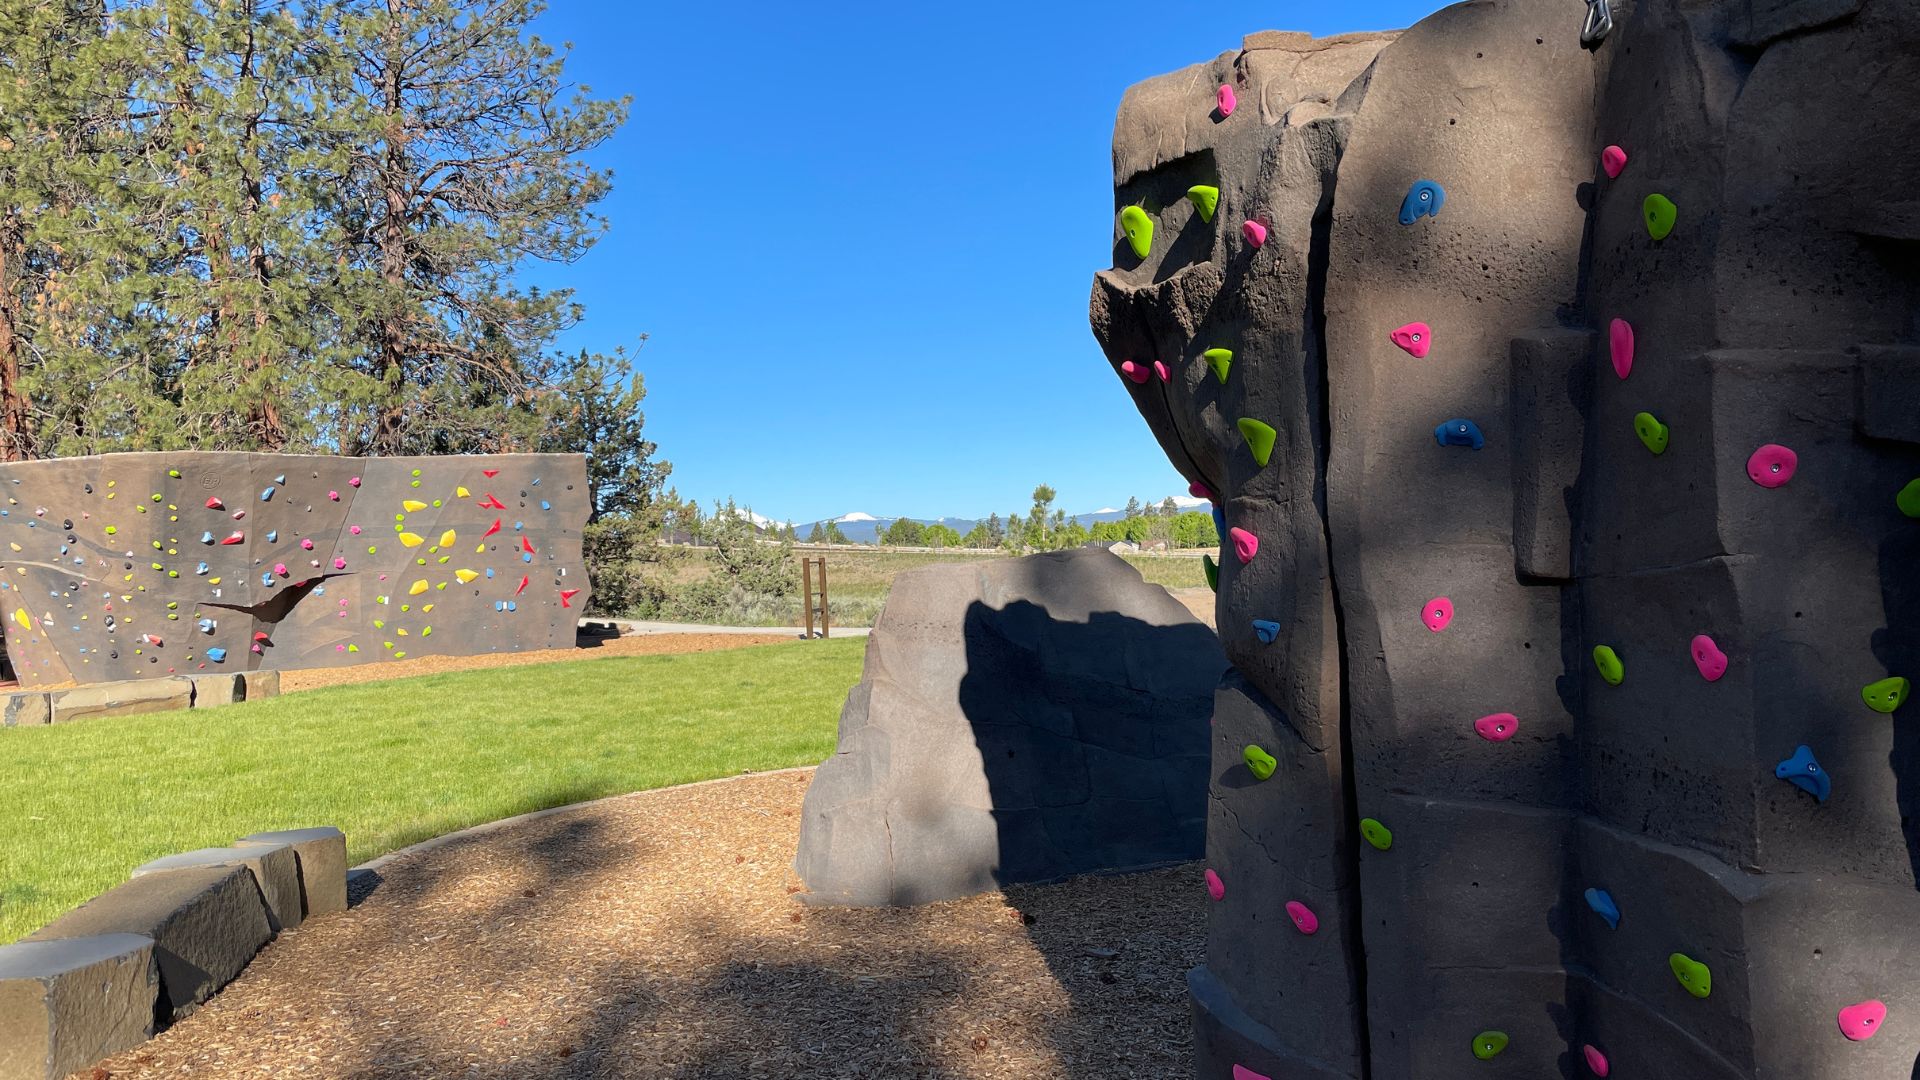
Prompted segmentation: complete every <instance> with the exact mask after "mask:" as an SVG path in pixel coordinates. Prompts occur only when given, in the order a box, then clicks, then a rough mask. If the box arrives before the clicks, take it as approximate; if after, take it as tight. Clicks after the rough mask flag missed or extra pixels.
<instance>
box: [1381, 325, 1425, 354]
mask: <svg viewBox="0 0 1920 1080" xmlns="http://www.w3.org/2000/svg"><path fill="white" fill-rule="evenodd" d="M1387 336H1388V337H1390V338H1392V339H1393V343H1394V344H1395V345H1398V346H1400V347H1401V348H1402V349H1405V350H1406V351H1407V352H1409V353H1411V354H1412V355H1413V356H1414V357H1415V358H1416V359H1421V360H1424V359H1426V356H1427V350H1429V349H1431V348H1433V329H1432V328H1431V327H1429V326H1428V325H1427V324H1426V323H1423V322H1410V323H1408V324H1407V325H1405V326H1403V327H1401V328H1400V329H1398V330H1395V331H1394V332H1393V333H1391V334H1389V335H1387Z"/></svg>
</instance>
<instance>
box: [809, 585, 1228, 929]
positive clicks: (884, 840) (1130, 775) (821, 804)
mask: <svg viewBox="0 0 1920 1080" xmlns="http://www.w3.org/2000/svg"><path fill="white" fill-rule="evenodd" d="M1226 666H1227V665H1226V658H1225V656H1224V655H1223V654H1222V653H1221V651H1220V643H1219V640H1218V639H1217V638H1216V637H1215V636H1214V634H1213V632H1212V631H1211V630H1209V629H1208V628H1207V627H1206V626H1204V625H1203V624H1201V623H1200V622H1198V621H1197V620H1195V619H1194V617H1193V615H1192V614H1191V613H1189V612H1188V611H1187V610H1186V608H1185V607H1183V606H1182V605H1181V604H1180V603H1179V602H1178V601H1177V600H1175V599H1173V598H1172V597H1171V596H1169V595H1167V592H1166V590H1165V589H1162V588H1160V587H1159V586H1157V585H1149V584H1147V583H1145V582H1144V581H1142V580H1141V578H1140V574H1139V572H1138V571H1137V570H1135V569H1133V568H1132V567H1131V566H1128V565H1127V564H1126V563H1125V562H1124V561H1122V560H1121V559H1119V558H1117V557H1115V556H1114V555H1112V554H1110V553H1108V552H1105V551H1097V550H1090V549H1081V550H1075V551H1061V552H1053V553H1049V554H1044V555H1030V556H1028V557H1026V558H1023V559H995V560H993V561H990V562H974V563H959V564H952V565H945V566H930V567H926V568H924V569H919V570H913V571H909V572H907V573H905V574H902V575H900V577H899V578H898V579H896V580H895V582H894V585H893V591H892V593H891V594H890V595H889V596H888V598H887V606H886V609H885V610H884V611H882V612H881V613H880V618H879V620H878V621H877V622H876V624H875V625H874V628H873V635H872V636H871V637H870V638H868V639H867V658H866V670H865V672H864V673H863V675H862V677H861V680H860V684H859V685H858V686H856V687H854V688H853V692H852V693H850V694H848V695H847V704H846V708H845V709H844V710H843V711H842V712H841V714H840V745H839V749H838V750H837V751H836V752H835V753H834V755H833V757H832V758H830V759H828V760H827V761H826V763H825V764H823V765H821V766H820V770H819V772H818V773H816V774H815V776H814V779H813V784H812V786H811V787H809V788H808V789H807V798H806V805H805V808H804V809H803V811H802V814H801V817H802V821H801V826H800V850H799V854H798V855H797V856H796V857H795V859H794V869H795V870H797V871H799V874H800V877H801V878H802V879H803V880H804V881H805V882H806V884H807V887H808V889H809V890H810V891H809V893H808V894H807V895H806V896H805V897H804V898H805V899H806V900H807V901H808V902H810V903H814V904H846V905H862V906H866V905H884V904H921V903H928V902H932V901H936V900H949V899H952V898H954V897H960V896H969V895H972V894H974V893H979V892H985V891H988V890H991V889H994V888H997V887H998V886H1000V885H1002V884H1005V883H1010V882H1031V881H1048V880H1054V879H1058V878H1063V877H1069V876H1072V875H1074V874H1084V873H1088V872H1092V871H1099V870H1118V869H1129V868H1140V867H1146V866H1154V865H1160V864H1164V863H1168V862H1176V861H1181V860H1186V859H1197V858H1199V857H1200V855H1201V854H1202V852H1203V851H1204V848H1205V825H1206V800H1207V753H1208V731H1207V718H1208V716H1209V715H1210V714H1211V713H1212V710H1213V691H1214V687H1215V686H1216V685H1217V684H1218V682H1219V680H1220V675H1221V673H1222V672H1223V671H1224V670H1225V668H1226Z"/></svg>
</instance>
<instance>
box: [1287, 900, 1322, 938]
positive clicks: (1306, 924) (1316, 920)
mask: <svg viewBox="0 0 1920 1080" xmlns="http://www.w3.org/2000/svg"><path fill="white" fill-rule="evenodd" d="M1287 917H1288V918H1290V919H1292V920H1293V926H1294V929H1296V930H1298V931H1300V932H1301V933H1303V934H1311V933H1313V932H1314V931H1316V930H1318V929H1320V917H1319V916H1318V915H1315V914H1314V913H1313V909H1312V908H1310V907H1308V906H1307V905H1305V904H1303V903H1301V902H1300V901H1298V900H1289V901H1287Z"/></svg>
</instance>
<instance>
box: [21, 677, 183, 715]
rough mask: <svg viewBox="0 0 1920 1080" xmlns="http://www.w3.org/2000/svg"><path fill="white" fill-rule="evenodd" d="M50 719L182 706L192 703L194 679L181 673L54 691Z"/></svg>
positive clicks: (168, 708) (160, 709)
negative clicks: (161, 677)
mask: <svg viewBox="0 0 1920 1080" xmlns="http://www.w3.org/2000/svg"><path fill="white" fill-rule="evenodd" d="M52 697H53V722H54V723H56V724H66V723H71V722H72V721H75V720H92V719H95V718H98V717H102V716H138V715H140V714H141V713H151V712H167V711H169V710H171V709H185V708H188V707H190V706H192V704H193V682H192V680H190V679H187V678H184V677H181V676H177V675H176V676H169V677H167V678H164V679H129V680H126V681H124V682H105V683H95V684H94V685H92V686H82V687H79V688H77V689H74V690H56V691H54V692H53V695H52Z"/></svg>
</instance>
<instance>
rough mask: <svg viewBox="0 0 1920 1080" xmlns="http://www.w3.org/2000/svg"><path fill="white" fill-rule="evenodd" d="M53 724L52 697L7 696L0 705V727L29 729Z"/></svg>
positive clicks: (47, 695) (48, 695)
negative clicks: (38, 725)
mask: <svg viewBox="0 0 1920 1080" xmlns="http://www.w3.org/2000/svg"><path fill="white" fill-rule="evenodd" d="M52 722H53V695H51V694H31V693H29V694H8V695H7V696H6V699H5V703H4V704H0V727H29V726H32V725H35V724H50V723H52Z"/></svg>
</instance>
